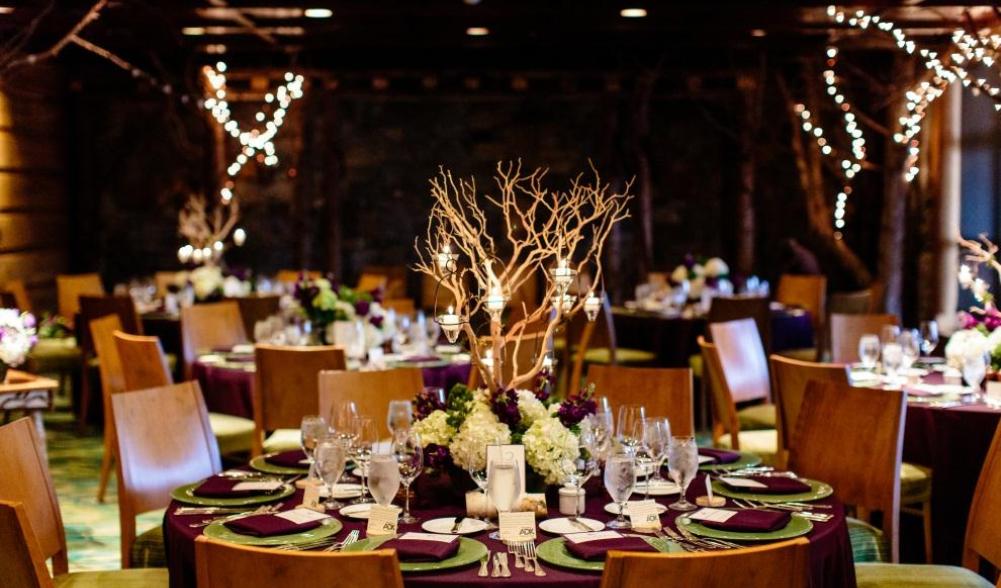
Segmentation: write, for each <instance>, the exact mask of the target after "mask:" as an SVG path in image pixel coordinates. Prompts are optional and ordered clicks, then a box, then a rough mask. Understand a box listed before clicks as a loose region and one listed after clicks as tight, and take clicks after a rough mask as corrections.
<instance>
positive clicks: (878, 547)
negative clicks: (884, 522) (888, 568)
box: [845, 517, 890, 563]
mask: <svg viewBox="0 0 1001 588" xmlns="http://www.w3.org/2000/svg"><path fill="white" fill-rule="evenodd" d="M845 522H846V523H847V524H848V538H849V539H850V540H851V543H852V558H853V559H854V560H855V563H863V562H883V561H888V560H889V559H890V556H889V553H890V546H889V544H888V542H887V540H886V537H885V536H884V535H883V531H881V530H879V529H877V528H876V527H874V526H872V525H870V524H869V523H867V522H865V521H862V520H859V519H856V518H852V517H847V518H846V519H845Z"/></svg>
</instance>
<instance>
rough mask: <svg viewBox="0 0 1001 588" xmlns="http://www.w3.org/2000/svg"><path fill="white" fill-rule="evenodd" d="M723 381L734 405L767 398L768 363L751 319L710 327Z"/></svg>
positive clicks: (768, 385)
mask: <svg viewBox="0 0 1001 588" xmlns="http://www.w3.org/2000/svg"><path fill="white" fill-rule="evenodd" d="M709 330H710V331H711V332H712V336H713V345H715V346H716V353H717V355H718V356H719V365H720V367H721V368H722V370H723V371H722V375H723V380H724V381H725V382H726V388H727V389H728V391H729V393H730V398H731V400H732V401H733V402H734V403H739V402H746V401H748V400H765V401H767V400H768V399H769V397H770V395H771V394H770V388H771V384H770V382H769V379H768V360H767V358H766V357H765V350H764V348H763V347H762V345H761V338H760V337H759V336H758V327H757V325H756V323H755V322H754V320H752V319H740V320H736V321H728V322H725V323H713V324H711V325H709Z"/></svg>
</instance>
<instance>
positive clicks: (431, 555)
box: [379, 538, 459, 562]
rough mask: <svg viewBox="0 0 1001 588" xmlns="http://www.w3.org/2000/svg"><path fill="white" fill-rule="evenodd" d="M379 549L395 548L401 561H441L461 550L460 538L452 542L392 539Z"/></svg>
mask: <svg viewBox="0 0 1001 588" xmlns="http://www.w3.org/2000/svg"><path fill="white" fill-rule="evenodd" d="M379 549H395V550H396V557H398V558H400V561H412V562H421V561H441V560H443V559H448V558H450V557H452V556H453V555H455V553H456V552H457V551H459V540H458V539H456V540H455V541H452V542H450V543H445V542H444V541H422V540H420V539H402V538H396V539H390V540H389V541H386V542H385V543H383V544H382V545H380V546H379Z"/></svg>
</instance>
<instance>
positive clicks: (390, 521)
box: [365, 504, 400, 536]
mask: <svg viewBox="0 0 1001 588" xmlns="http://www.w3.org/2000/svg"><path fill="white" fill-rule="evenodd" d="M399 520H400V509H398V508H396V507H395V506H381V505H378V504H373V505H372V508H370V509H369V511H368V527H367V528H366V529H365V534H366V535H368V536H373V535H395V534H396V527H397V525H398V524H399Z"/></svg>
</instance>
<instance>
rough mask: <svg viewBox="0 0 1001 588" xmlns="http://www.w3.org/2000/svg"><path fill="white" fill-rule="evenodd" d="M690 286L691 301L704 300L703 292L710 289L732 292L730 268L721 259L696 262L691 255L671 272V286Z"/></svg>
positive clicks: (701, 259) (686, 256) (689, 296)
mask: <svg viewBox="0 0 1001 588" xmlns="http://www.w3.org/2000/svg"><path fill="white" fill-rule="evenodd" d="M685 284H688V298H689V300H698V299H701V298H702V291H703V290H704V289H705V288H710V289H712V290H713V291H721V292H732V291H733V286H732V285H731V284H730V266H728V265H727V264H726V262H725V261H723V259H722V258H719V257H711V258H709V259H705V258H700V259H699V260H696V258H695V256H694V255H692V254H691V253H689V254H687V255H685V258H684V260H683V261H682V262H681V264H680V265H678V266H677V267H676V268H674V271H673V272H671V285H673V286H676V287H678V286H681V287H684V285H685Z"/></svg>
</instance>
